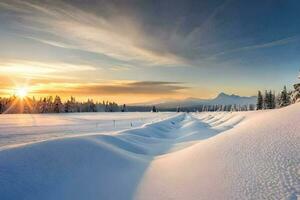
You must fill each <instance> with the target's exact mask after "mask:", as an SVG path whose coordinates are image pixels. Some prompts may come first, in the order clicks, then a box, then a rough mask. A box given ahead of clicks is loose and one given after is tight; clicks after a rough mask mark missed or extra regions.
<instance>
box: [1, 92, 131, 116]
mask: <svg viewBox="0 0 300 200" xmlns="http://www.w3.org/2000/svg"><path fill="white" fill-rule="evenodd" d="M119 111H121V112H125V111H126V105H125V104H124V105H122V106H119V105H118V104H117V103H115V102H110V101H103V102H94V101H93V99H88V100H87V101H77V100H76V99H75V98H74V97H70V98H69V99H67V100H66V101H62V100H61V98H60V97H59V96H55V97H53V96H48V97H44V98H40V99H38V100H36V98H35V97H33V98H29V97H26V98H24V99H21V98H18V97H16V96H11V97H0V113H72V112H119Z"/></svg>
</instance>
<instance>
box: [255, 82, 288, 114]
mask: <svg viewBox="0 0 300 200" xmlns="http://www.w3.org/2000/svg"><path fill="white" fill-rule="evenodd" d="M292 94H293V92H288V91H287V89H286V86H284V87H283V90H282V91H281V92H280V93H279V94H278V95H275V92H272V91H271V90H270V91H265V93H264V95H263V94H262V92H261V91H258V94H257V104H256V110H266V109H275V108H281V107H285V106H288V105H290V104H292V102H293V101H292V98H291V96H292Z"/></svg>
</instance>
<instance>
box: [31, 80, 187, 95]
mask: <svg viewBox="0 0 300 200" xmlns="http://www.w3.org/2000/svg"><path fill="white" fill-rule="evenodd" d="M39 87H40V89H39ZM39 87H36V89H35V92H36V93H39V94H43V93H44V94H49V93H56V94H57V93H60V94H62V93H63V94H74V95H75V94H79V95H82V94H89V95H124V94H125V95H128V94H135V95H145V94H146V95H159V94H163V95H168V94H176V93H177V92H179V91H180V90H184V89H187V88H188V87H186V86H184V85H183V83H180V82H161V81H158V82H155V81H141V82H118V83H113V84H112V83H109V84H107V83H85V84H82V83H64V84H59V83H52V84H51V87H50V86H49V85H48V87H41V86H39ZM53 88H55V90H53Z"/></svg>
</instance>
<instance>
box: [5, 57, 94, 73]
mask: <svg viewBox="0 0 300 200" xmlns="http://www.w3.org/2000/svg"><path fill="white" fill-rule="evenodd" d="M93 70H96V68H95V67H93V66H90V65H83V64H71V63H64V62H47V63H46V62H40V61H28V60H2V61H0V72H1V73H3V74H6V75H8V76H9V75H14V76H15V75H22V76H37V77H38V76H41V77H42V76H44V75H48V74H55V73H58V74H63V73H66V72H74V71H79V72H80V71H93Z"/></svg>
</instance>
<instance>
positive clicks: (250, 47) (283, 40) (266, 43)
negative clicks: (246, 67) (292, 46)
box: [207, 35, 300, 59]
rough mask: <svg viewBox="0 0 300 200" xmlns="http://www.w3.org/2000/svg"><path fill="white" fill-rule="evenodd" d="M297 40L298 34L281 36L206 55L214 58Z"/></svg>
mask: <svg viewBox="0 0 300 200" xmlns="http://www.w3.org/2000/svg"><path fill="white" fill-rule="evenodd" d="M297 41H300V36H299V35H297V36H293V37H287V38H283V39H279V40H273V41H270V42H265V43H261V44H254V45H248V46H243V47H239V48H235V49H231V50H227V51H222V52H219V53H217V54H214V55H212V56H210V57H208V58H207V59H215V58H217V57H218V56H222V55H226V54H232V53H238V52H244V51H251V50H258V49H265V48H272V47H276V46H283V45H287V44H289V43H293V42H297Z"/></svg>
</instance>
